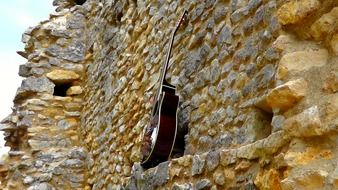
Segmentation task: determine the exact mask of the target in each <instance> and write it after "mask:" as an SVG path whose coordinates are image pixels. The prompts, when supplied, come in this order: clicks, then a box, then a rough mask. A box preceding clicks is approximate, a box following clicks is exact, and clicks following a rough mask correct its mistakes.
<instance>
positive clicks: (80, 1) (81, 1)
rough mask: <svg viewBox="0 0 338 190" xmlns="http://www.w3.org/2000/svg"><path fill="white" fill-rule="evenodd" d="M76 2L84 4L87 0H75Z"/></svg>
mask: <svg viewBox="0 0 338 190" xmlns="http://www.w3.org/2000/svg"><path fill="white" fill-rule="evenodd" d="M74 2H75V3H76V4H77V5H83V4H84V3H85V2H86V0H74Z"/></svg>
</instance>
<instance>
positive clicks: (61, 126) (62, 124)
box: [57, 119, 72, 130]
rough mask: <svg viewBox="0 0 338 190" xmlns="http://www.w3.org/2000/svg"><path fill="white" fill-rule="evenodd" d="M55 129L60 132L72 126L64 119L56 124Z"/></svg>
mask: <svg viewBox="0 0 338 190" xmlns="http://www.w3.org/2000/svg"><path fill="white" fill-rule="evenodd" d="M57 127H58V128H59V129H61V130H67V129H69V128H71V127H72V124H71V123H69V122H68V121H67V120H66V119H63V120H61V121H59V122H58V123H57Z"/></svg>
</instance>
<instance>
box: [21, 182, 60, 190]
mask: <svg viewBox="0 0 338 190" xmlns="http://www.w3.org/2000/svg"><path fill="white" fill-rule="evenodd" d="M27 190H55V188H54V187H53V186H52V185H51V184H49V183H39V184H36V185H33V186H30V187H28V189H27Z"/></svg>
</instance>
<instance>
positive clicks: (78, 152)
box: [68, 147, 87, 160]
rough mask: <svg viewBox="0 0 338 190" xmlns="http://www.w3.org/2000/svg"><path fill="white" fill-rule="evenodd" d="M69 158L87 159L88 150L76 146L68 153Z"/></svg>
mask: <svg viewBox="0 0 338 190" xmlns="http://www.w3.org/2000/svg"><path fill="white" fill-rule="evenodd" d="M68 157H69V158H73V159H80V160H85V159H86V158H87V151H86V150H85V149H84V148H82V147H81V148H74V149H72V150H70V152H69V153H68Z"/></svg>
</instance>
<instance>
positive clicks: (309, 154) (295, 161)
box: [284, 147, 333, 167]
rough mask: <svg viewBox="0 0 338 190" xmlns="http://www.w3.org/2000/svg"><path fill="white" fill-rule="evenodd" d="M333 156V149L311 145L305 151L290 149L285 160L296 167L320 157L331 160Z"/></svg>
mask: <svg viewBox="0 0 338 190" xmlns="http://www.w3.org/2000/svg"><path fill="white" fill-rule="evenodd" d="M332 156H333V155H332V151H331V150H322V149H320V148H313V147H309V148H307V149H306V150H305V151H304V152H294V151H288V152H287V153H286V154H285V156H284V160H285V161H286V163H287V164H288V166H291V167H296V166H300V165H307V164H309V163H310V162H313V161H315V160H318V159H325V160H329V159H332Z"/></svg>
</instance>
